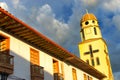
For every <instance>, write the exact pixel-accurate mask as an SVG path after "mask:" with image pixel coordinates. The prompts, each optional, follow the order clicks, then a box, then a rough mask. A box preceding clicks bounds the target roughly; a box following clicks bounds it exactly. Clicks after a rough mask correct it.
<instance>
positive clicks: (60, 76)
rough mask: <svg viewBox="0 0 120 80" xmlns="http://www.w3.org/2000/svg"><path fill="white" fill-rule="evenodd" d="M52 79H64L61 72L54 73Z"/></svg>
mask: <svg viewBox="0 0 120 80" xmlns="http://www.w3.org/2000/svg"><path fill="white" fill-rule="evenodd" d="M54 80H64V77H63V74H61V73H54Z"/></svg>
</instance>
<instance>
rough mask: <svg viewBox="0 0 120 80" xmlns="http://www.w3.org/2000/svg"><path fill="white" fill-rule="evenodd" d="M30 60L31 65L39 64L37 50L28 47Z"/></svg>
mask: <svg viewBox="0 0 120 80" xmlns="http://www.w3.org/2000/svg"><path fill="white" fill-rule="evenodd" d="M30 62H31V65H39V52H38V51H36V50H34V49H30Z"/></svg>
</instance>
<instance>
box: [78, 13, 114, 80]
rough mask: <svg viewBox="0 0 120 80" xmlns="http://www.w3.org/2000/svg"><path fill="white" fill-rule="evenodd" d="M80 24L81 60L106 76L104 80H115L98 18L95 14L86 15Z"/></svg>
mask: <svg viewBox="0 0 120 80" xmlns="http://www.w3.org/2000/svg"><path fill="white" fill-rule="evenodd" d="M80 24H81V31H80V35H81V40H82V42H80V43H79V45H78V46H79V51H80V58H81V59H82V60H84V61H85V62H86V63H88V64H89V65H91V66H93V67H94V68H96V69H97V70H99V71H100V72H102V73H103V74H105V75H106V76H107V77H106V78H105V79H104V80H114V79H113V74H112V70H111V64H110V59H109V54H108V49H107V44H106V42H105V40H104V39H103V38H102V35H101V31H100V28H99V25H98V20H97V18H96V17H95V16H94V14H91V13H86V14H85V15H84V16H83V17H82V19H81V22H80Z"/></svg>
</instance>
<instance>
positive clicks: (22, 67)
mask: <svg viewBox="0 0 120 80" xmlns="http://www.w3.org/2000/svg"><path fill="white" fill-rule="evenodd" d="M10 55H13V56H14V71H13V74H11V75H9V76H8V79H7V80H31V70H30V69H31V67H30V61H28V60H26V59H24V58H23V57H21V56H19V55H17V54H16V53H15V52H13V51H10ZM23 56H24V55H23ZM28 57H29V56H28ZM42 67H43V66H42ZM48 67H49V66H48ZM37 72H40V71H37ZM43 74H44V75H43V77H44V76H47V78H45V77H44V80H48V79H49V80H53V75H52V74H50V73H48V72H47V71H45V70H44V67H43ZM37 75H38V73H37Z"/></svg>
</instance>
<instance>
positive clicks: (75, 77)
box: [72, 68, 77, 80]
mask: <svg viewBox="0 0 120 80" xmlns="http://www.w3.org/2000/svg"><path fill="white" fill-rule="evenodd" d="M72 75H73V80H77V74H76V70H75V69H74V68H72Z"/></svg>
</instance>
